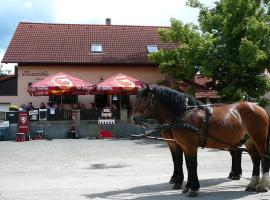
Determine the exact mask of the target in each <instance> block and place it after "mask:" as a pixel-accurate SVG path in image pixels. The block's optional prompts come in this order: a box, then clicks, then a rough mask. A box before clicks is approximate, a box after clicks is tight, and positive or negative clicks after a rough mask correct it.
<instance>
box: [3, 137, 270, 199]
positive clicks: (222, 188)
mask: <svg viewBox="0 0 270 200" xmlns="http://www.w3.org/2000/svg"><path fill="white" fill-rule="evenodd" d="M230 162H231V161H230V156H229V153H228V152H221V151H213V150H209V149H204V150H201V149H200V150H199V167H198V173H199V179H200V183H201V190H200V195H199V197H198V198H197V199H208V200H209V199H210V200H211V199H212V200H217V199H221V200H222V199H224V200H225V199H226V200H227V199H229V200H230V199H245V200H247V199H252V200H253V199H255V200H256V199H258V200H259V199H260V200H266V199H268V200H269V199H270V192H267V193H263V194H257V193H255V192H254V193H250V192H245V191H244V189H245V186H246V184H247V183H248V182H249V178H250V175H251V170H252V166H251V161H250V158H249V156H248V155H247V154H244V155H243V162H242V163H243V177H242V178H241V180H239V181H229V180H228V179H226V177H227V175H228V172H229V169H230ZM171 174H172V161H171V158H170V153H169V149H168V148H167V145H166V144H165V143H164V142H157V141H150V140H134V141H130V140H97V139H94V140H86V139H78V140H72V139H70V140H52V141H48V140H36V141H35V140H33V141H30V142H20V143H18V142H14V141H5V142H0V200H32V199H34V200H62V199H63V200H71V199H72V200H89V199H94V200H104V199H109V200H120V199H121V200H132V199H136V200H161V199H162V200H179V199H188V198H186V197H185V195H183V194H182V193H181V192H180V191H175V190H171V187H172V185H170V184H168V181H169V178H170V176H171ZM185 174H186V171H185Z"/></svg>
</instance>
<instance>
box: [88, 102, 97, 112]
mask: <svg viewBox="0 0 270 200" xmlns="http://www.w3.org/2000/svg"><path fill="white" fill-rule="evenodd" d="M89 109H90V110H93V111H96V110H97V107H96V105H95V104H94V103H93V102H92V103H90V107H89Z"/></svg>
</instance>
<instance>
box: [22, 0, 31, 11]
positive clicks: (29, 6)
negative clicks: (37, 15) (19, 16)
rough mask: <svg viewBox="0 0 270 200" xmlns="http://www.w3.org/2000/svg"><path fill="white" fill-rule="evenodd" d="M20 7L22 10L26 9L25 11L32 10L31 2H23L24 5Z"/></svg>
mask: <svg viewBox="0 0 270 200" xmlns="http://www.w3.org/2000/svg"><path fill="white" fill-rule="evenodd" d="M22 6H23V7H24V8H26V9H29V10H31V9H32V8H33V3H32V1H26V2H24V3H23V4H22Z"/></svg>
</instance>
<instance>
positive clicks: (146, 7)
mask: <svg viewBox="0 0 270 200" xmlns="http://www.w3.org/2000/svg"><path fill="white" fill-rule="evenodd" d="M56 6H57V13H56V21H57V22H59V23H88V24H104V23H105V19H106V18H107V17H109V18H111V19H112V24H128V25H170V18H172V17H174V18H177V19H179V20H181V21H183V22H185V23H186V22H196V20H197V19H196V18H197V16H198V11H197V10H196V9H193V8H189V7H187V6H186V5H185V1H184V0H167V1H165V2H164V1H157V0H136V1H127V0H113V1H112V0H98V1H96V0H76V3H74V1H72V0H56Z"/></svg>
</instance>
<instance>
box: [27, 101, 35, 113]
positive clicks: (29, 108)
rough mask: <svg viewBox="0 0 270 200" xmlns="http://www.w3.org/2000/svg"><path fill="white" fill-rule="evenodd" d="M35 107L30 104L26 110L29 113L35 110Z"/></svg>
mask: <svg viewBox="0 0 270 200" xmlns="http://www.w3.org/2000/svg"><path fill="white" fill-rule="evenodd" d="M34 109H35V107H34V106H33V103H32V102H29V103H28V105H27V106H26V110H27V111H29V110H34Z"/></svg>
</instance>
